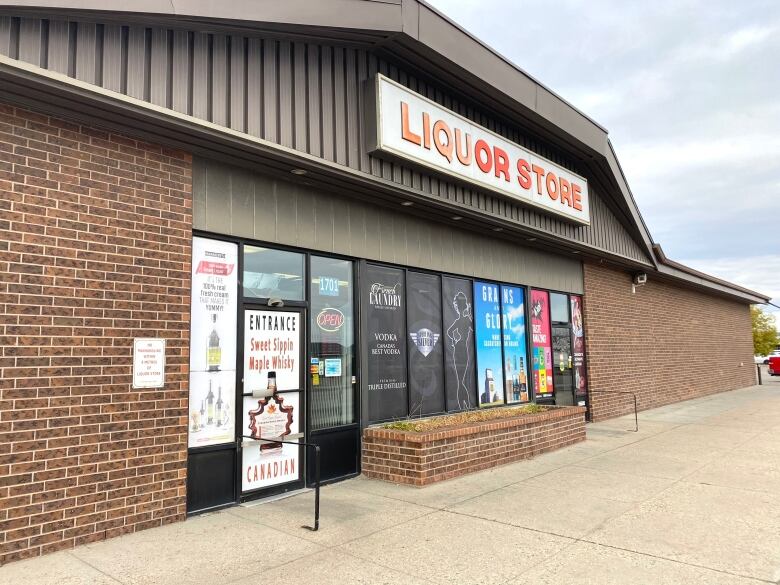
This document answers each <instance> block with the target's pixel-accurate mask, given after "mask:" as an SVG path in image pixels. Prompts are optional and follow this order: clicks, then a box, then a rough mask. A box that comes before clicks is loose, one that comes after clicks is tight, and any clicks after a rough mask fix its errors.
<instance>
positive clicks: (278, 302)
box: [268, 299, 284, 307]
mask: <svg viewBox="0 0 780 585" xmlns="http://www.w3.org/2000/svg"><path fill="white" fill-rule="evenodd" d="M268 306H269V307H284V301H283V300H282V299H268Z"/></svg>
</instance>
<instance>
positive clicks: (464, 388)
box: [441, 276, 477, 411]
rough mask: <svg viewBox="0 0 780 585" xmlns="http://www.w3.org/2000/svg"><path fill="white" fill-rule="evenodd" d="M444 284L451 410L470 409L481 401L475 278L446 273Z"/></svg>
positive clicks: (446, 376) (447, 370) (446, 377)
mask: <svg viewBox="0 0 780 585" xmlns="http://www.w3.org/2000/svg"><path fill="white" fill-rule="evenodd" d="M441 285H442V290H441V293H442V310H443V311H442V312H443V317H444V328H445V329H444V337H445V339H444V353H445V360H444V374H445V376H444V377H445V389H446V390H445V391H446V395H447V410H449V411H457V410H467V409H469V408H474V407H475V406H476V405H477V390H476V385H475V384H476V366H475V360H474V309H473V302H472V296H471V293H472V288H471V281H470V280H465V279H463V278H450V277H446V276H445V277H444V278H443V279H442V283H441Z"/></svg>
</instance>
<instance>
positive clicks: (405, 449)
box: [362, 406, 585, 486]
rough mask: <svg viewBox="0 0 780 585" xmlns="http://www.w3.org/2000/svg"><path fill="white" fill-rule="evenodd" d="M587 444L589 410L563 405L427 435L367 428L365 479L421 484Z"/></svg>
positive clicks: (363, 465)
mask: <svg viewBox="0 0 780 585" xmlns="http://www.w3.org/2000/svg"><path fill="white" fill-rule="evenodd" d="M584 440H585V409H584V408H582V407H579V406H569V407H558V408H553V409H551V410H549V411H547V412H544V413H540V414H535V415H531V416H521V417H514V418H508V419H499V420H493V421H486V422H482V423H474V424H469V425H463V426H459V427H453V428H450V429H442V430H436V431H430V432H425V433H414V432H407V431H398V430H394V429H383V428H382V427H381V426H376V427H368V428H366V429H365V430H364V431H363V453H362V472H363V475H365V476H366V477H371V478H374V479H382V480H385V481H392V482H394V483H403V484H410V485H416V486H423V485H428V484H431V483H434V482H437V481H442V480H445V479H451V478H453V477H459V476H461V475H466V474H468V473H473V472H475V471H480V470H482V469H488V468H491V467H496V466H498V465H503V464H505V463H511V462H512V461H519V460H521V459H528V458H531V457H534V456H536V455H540V454H542V453H546V452H548V451H555V450H556V449H561V448H563V447H566V446H568V445H572V444H574V443H577V442H579V441H584Z"/></svg>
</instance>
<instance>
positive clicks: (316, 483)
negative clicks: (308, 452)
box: [241, 435, 320, 532]
mask: <svg viewBox="0 0 780 585" xmlns="http://www.w3.org/2000/svg"><path fill="white" fill-rule="evenodd" d="M241 438H242V439H250V440H252V441H265V442H266V443H278V444H281V445H299V446H301V445H302V446H304V447H306V448H307V449H314V526H313V527H312V526H302V528H307V529H309V530H311V531H312V532H317V530H319V529H320V446H319V445H315V444H314V443H304V442H303V441H282V440H279V439H265V438H263V437H253V436H252V435H241Z"/></svg>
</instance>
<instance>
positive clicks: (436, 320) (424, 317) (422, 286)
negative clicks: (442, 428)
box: [406, 272, 444, 416]
mask: <svg viewBox="0 0 780 585" xmlns="http://www.w3.org/2000/svg"><path fill="white" fill-rule="evenodd" d="M406 296H407V299H408V302H409V307H408V326H407V330H408V334H409V335H408V337H407V342H408V343H409V352H408V353H409V402H410V404H409V415H410V416H421V415H427V414H436V413H439V412H442V411H443V410H444V363H443V358H444V349H443V346H444V343H443V341H442V340H441V278H440V277H439V276H438V275H435V274H423V273H420V272H409V273H408V275H407V279H406Z"/></svg>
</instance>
